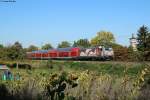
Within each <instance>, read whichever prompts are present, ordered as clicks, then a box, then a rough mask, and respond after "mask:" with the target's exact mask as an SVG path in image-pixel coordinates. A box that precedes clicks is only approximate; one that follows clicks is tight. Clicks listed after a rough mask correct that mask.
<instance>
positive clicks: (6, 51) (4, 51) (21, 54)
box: [0, 42, 25, 60]
mask: <svg viewBox="0 0 150 100" xmlns="http://www.w3.org/2000/svg"><path fill="white" fill-rule="evenodd" d="M0 53H1V56H0V58H1V59H5V60H8V59H10V60H14V59H20V60H22V59H24V58H25V50H24V49H23V47H22V45H21V44H20V43H19V42H15V43H14V44H13V45H10V46H7V47H3V48H1V49H0Z"/></svg>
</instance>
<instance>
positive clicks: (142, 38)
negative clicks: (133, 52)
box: [137, 25, 150, 52]
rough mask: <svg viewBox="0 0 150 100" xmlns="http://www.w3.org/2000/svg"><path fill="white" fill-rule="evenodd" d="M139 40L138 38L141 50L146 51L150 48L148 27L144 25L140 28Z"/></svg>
mask: <svg viewBox="0 0 150 100" xmlns="http://www.w3.org/2000/svg"><path fill="white" fill-rule="evenodd" d="M137 40H138V50H139V51H143V52H144V51H146V50H148V49H150V33H149V30H148V27H146V26H144V25H143V26H142V27H140V29H139V30H138V33H137Z"/></svg>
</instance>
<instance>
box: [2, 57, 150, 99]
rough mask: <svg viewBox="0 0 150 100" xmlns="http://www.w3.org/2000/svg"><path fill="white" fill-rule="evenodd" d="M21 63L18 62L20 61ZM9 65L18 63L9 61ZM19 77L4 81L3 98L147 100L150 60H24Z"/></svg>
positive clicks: (13, 70) (18, 71) (14, 70)
mask: <svg viewBox="0 0 150 100" xmlns="http://www.w3.org/2000/svg"><path fill="white" fill-rule="evenodd" d="M18 62H19V61H18ZM6 63H7V64H12V63H16V61H14V62H12V61H11V62H6ZM19 63H26V64H30V65H31V66H32V69H31V70H29V69H16V68H11V71H12V73H13V75H14V78H15V75H17V74H18V73H19V75H20V80H15V79H14V80H11V81H10V80H9V81H1V82H0V83H1V86H0V89H1V90H0V91H5V92H6V93H5V95H4V94H2V93H0V97H3V96H4V97H5V98H6V99H8V98H9V97H11V99H14V100H16V99H17V100H22V99H24V100H27V99H29V100H63V99H65V100H133V99H134V100H143V99H144V100H148V98H150V97H149V96H150V95H148V94H149V93H150V91H149V89H150V88H149V87H150V86H149V84H150V77H149V75H150V69H149V68H150V67H149V62H146V63H144V62H142V63H140V62H138V63H137V62H112V61H111V62H87V61H82V62H80V61H76V62H74V61H46V60H45V61H23V62H19Z"/></svg>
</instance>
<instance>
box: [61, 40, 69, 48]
mask: <svg viewBox="0 0 150 100" xmlns="http://www.w3.org/2000/svg"><path fill="white" fill-rule="evenodd" d="M66 47H71V44H70V43H69V42H68V41H62V42H61V43H60V44H58V48H66Z"/></svg>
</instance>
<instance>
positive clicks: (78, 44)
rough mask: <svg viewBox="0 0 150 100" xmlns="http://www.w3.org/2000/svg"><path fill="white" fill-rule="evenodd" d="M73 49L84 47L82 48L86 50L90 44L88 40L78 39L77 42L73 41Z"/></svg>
mask: <svg viewBox="0 0 150 100" xmlns="http://www.w3.org/2000/svg"><path fill="white" fill-rule="evenodd" d="M73 46H74V47H84V48H87V47H90V46H91V44H90V42H89V40H88V39H79V40H77V41H74V44H73Z"/></svg>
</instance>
